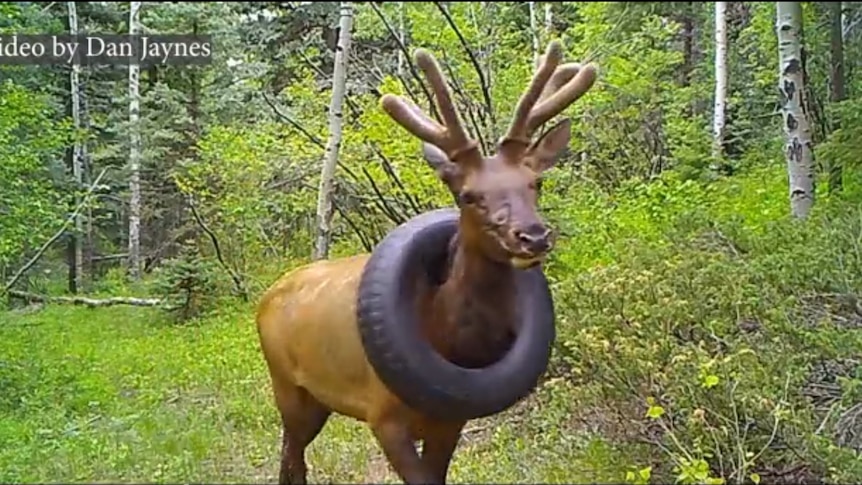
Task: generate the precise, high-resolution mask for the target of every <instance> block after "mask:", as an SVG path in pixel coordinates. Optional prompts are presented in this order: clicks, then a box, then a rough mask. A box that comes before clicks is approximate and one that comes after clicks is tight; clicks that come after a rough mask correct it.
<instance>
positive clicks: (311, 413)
mask: <svg viewBox="0 0 862 485" xmlns="http://www.w3.org/2000/svg"><path fill="white" fill-rule="evenodd" d="M275 400H276V404H277V406H278V410H279V412H280V413H281V422H282V442H281V471H280V472H279V476H278V483H279V484H280V485H287V484H304V483H306V472H307V470H306V466H305V448H306V447H307V446H308V445H309V444H310V443H311V442H312V441H313V440H314V438H316V437H317V435H318V434H319V433H320V430H321V429H323V425H324V424H326V420H327V419H328V418H329V415H330V414H331V411H330V410H329V409H327V408H326V407H325V406H323V404H321V403H320V402H319V401H318V400H317V399H315V398H314V397H313V396H312V395H311V394H309V393H308V391H306V390H305V389H303V388H301V387H298V386H296V385H293V384H285V383H282V385H280V386H276V391H275Z"/></svg>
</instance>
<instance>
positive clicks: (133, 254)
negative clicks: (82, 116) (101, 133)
mask: <svg viewBox="0 0 862 485" xmlns="http://www.w3.org/2000/svg"><path fill="white" fill-rule="evenodd" d="M140 11H141V2H130V9H129V34H130V35H139V34H140V31H141V25H140ZM139 84H140V66H139V65H137V64H135V63H134V62H132V63H130V64H129V191H130V192H131V195H130V198H129V275H130V276H131V277H132V278H133V279H136V280H137V279H139V278H140V277H141V180H140V177H141V173H140V170H141V132H140V126H139V125H138V119H139V117H140V103H141V100H140V93H139V87H140V86H139Z"/></svg>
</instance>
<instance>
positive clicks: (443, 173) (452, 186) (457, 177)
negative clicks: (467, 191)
mask: <svg viewBox="0 0 862 485" xmlns="http://www.w3.org/2000/svg"><path fill="white" fill-rule="evenodd" d="M422 156H423V157H425V161H426V162H427V163H428V165H429V166H430V167H431V168H433V169H434V171H435V172H437V176H438V177H440V180H442V181H443V183H444V184H446V186H447V187H449V190H450V191H451V192H452V195H457V194H458V193H459V192H461V184H462V182H463V174H462V172H461V167H460V165H458V164H457V163H454V162H452V161H451V160H449V156H448V155H446V152H444V151H443V150H441V149H440V148H438V147H437V146H435V145H432V144H430V143H427V142H423V143H422Z"/></svg>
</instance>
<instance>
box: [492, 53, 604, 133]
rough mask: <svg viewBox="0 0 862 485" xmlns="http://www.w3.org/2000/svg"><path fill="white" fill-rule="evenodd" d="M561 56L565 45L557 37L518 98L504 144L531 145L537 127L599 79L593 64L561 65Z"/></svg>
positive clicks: (559, 111) (564, 107) (574, 63)
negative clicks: (561, 44) (562, 45)
mask: <svg viewBox="0 0 862 485" xmlns="http://www.w3.org/2000/svg"><path fill="white" fill-rule="evenodd" d="M561 58H562V47H561V46H560V42H559V41H556V40H555V41H553V42H551V43H550V44H549V45H548V50H547V51H546V52H545V55H543V56H542V57H541V58H540V61H539V67H538V68H537V69H536V73H535V74H534V75H533V78H532V80H531V81H530V84H529V86H528V87H527V89H526V91H524V94H522V95H521V98H520V99H519V100H518V104H517V106H516V107H515V114H514V116H513V118H512V123H511V125H509V131H508V132H507V133H506V135H505V136H504V137H503V138H502V139H501V140H500V145H501V146H505V145H507V144H510V143H511V142H517V143H519V144H521V145H522V146H524V147H526V146H529V144H530V138H531V136H532V134H533V132H534V131H535V130H536V128H538V127H539V126H541V125H542V123H544V122H546V121H548V120H549V119H551V118H553V117H554V116H556V115H557V114H559V113H561V112H562V111H563V110H564V109H566V108H567V107H568V106H569V105H571V104H572V103H574V102H575V101H576V100H578V98H580V97H581V96H583V95H584V93H586V92H587V91H588V90H589V89H590V88H591V87H592V86H593V83H594V82H595V80H596V67H595V66H594V65H593V64H587V65H586V66H582V65H581V64H579V63H576V62H571V63H567V64H563V65H561V66H559V67H558V64H559V63H560V60H561Z"/></svg>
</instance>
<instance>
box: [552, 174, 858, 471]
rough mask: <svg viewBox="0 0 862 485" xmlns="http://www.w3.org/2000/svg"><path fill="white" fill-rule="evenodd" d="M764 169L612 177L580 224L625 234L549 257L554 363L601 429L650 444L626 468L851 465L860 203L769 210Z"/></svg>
mask: <svg viewBox="0 0 862 485" xmlns="http://www.w3.org/2000/svg"><path fill="white" fill-rule="evenodd" d="M766 173H767V172H766V171H765V170H764V171H758V172H755V173H751V174H748V175H746V176H743V177H739V178H736V179H734V180H733V181H727V182H723V183H721V184H716V185H704V184H698V183H695V182H692V181H682V180H681V179H675V178H673V177H669V178H667V179H666V180H665V181H664V182H662V183H657V184H653V185H651V186H649V187H644V186H634V187H630V188H625V189H624V192H623V194H625V195H624V199H622V200H620V201H618V206H617V209H616V210H614V211H613V212H611V214H612V215H611V216H610V217H608V216H607V214H605V215H603V216H602V217H596V218H595V219H594V220H590V221H580V222H581V224H583V225H588V226H590V229H591V231H593V232H595V233H602V232H606V231H613V232H615V233H617V234H634V233H639V234H640V235H641V237H632V238H626V239H625V240H624V242H622V243H621V242H617V243H615V244H613V245H612V248H611V249H609V250H608V249H606V251H607V253H608V254H612V257H611V258H606V259H605V260H604V262H603V263H602V264H594V265H588V264H585V265H583V266H582V267H588V268H589V269H585V270H583V271H580V272H579V273H568V272H566V274H565V275H563V274H560V269H563V268H565V265H560V264H559V261H566V259H567V258H569V257H570V255H568V254H562V255H560V256H559V257H558V258H557V260H558V264H557V266H556V267H555V272H556V273H557V274H555V275H552V276H553V277H554V278H553V279H554V280H555V281H556V282H557V283H556V286H557V290H556V294H555V298H556V301H557V305H558V312H559V315H560V335H559V341H558V349H557V351H558V356H559V358H560V359H562V364H563V365H562V367H563V368H564V369H567V371H566V376H567V377H568V378H569V379H570V380H572V381H573V382H574V383H577V384H580V391H579V397H578V398H579V399H582V400H583V403H584V404H583V405H584V406H587V407H591V408H593V409H596V408H598V409H599V410H600V413H598V414H601V415H603V416H605V418H604V419H603V424H602V426H601V429H602V433H603V434H604V435H605V436H606V437H607V438H608V439H609V440H611V441H612V442H615V443H616V444H622V445H628V446H634V445H635V444H637V443H640V442H646V443H650V444H651V445H652V446H653V447H655V448H654V449H657V450H661V453H660V454H661V455H663V456H664V459H658V458H659V456H656V454H655V453H649V454H643V453H641V457H642V459H643V460H649V463H640V464H637V465H638V467H639V468H636V469H635V471H633V472H631V473H630V474H629V475H628V478H629V480H630V481H634V482H636V481H638V477H640V478H641V479H643V476H644V475H641V474H639V473H638V470H646V471H645V472H644V473H647V471H649V472H650V473H651V474H652V476H653V477H656V478H659V479H663V480H671V479H672V478H674V479H676V480H678V481H679V482H680V483H721V481H720V479H724V480H726V481H728V482H731V481H733V482H740V483H741V482H743V481H753V482H755V483H757V482H758V481H759V480H761V479H762V480H771V481H787V480H792V479H793V478H794V476H795V477H796V478H801V479H807V480H809V481H810V480H811V479H814V478H824V477H825V478H828V479H829V480H832V481H835V482H842V481H843V482H847V481H855V480H859V479H860V478H862V465H860V464H859V463H860V462H859V461H858V458H854V456H857V455H858V453H859V450H860V448H862V442H860V441H859V440H858V438H857V440H856V441H855V442H854V441H853V440H852V439H850V436H853V435H854V433H853V430H857V431H858V428H859V426H860V425H859V424H854V423H855V421H854V417H853V416H855V415H856V414H860V412H859V410H858V409H857V408H858V407H859V406H858V404H857V405H855V406H854V405H853V403H854V402H856V403H858V402H859V397H860V395H859V392H860V391H859V389H860V386H862V379H860V378H861V377H862V365H860V360H859V359H858V357H857V356H858V355H862V337H860V335H859V328H862V306H860V305H859V303H858V300H857V296H856V295H858V294H859V293H860V290H862V276H860V275H862V253H860V252H859V247H860V244H859V243H860V239H862V236H860V235H862V210H860V209H859V208H847V207H846V206H843V208H842V206H841V205H838V204H830V203H829V201H825V202H824V203H823V204H822V205H821V206H819V207H818V209H817V211H815V214H814V215H812V216H811V218H810V219H809V220H808V221H804V222H800V221H792V220H789V219H786V218H784V219H783V218H782V217H781V216H780V215H776V213H777V214H780V213H782V212H784V213H786V212H787V210H786V198H785V197H786V185H785V183H786V182H785V181H784V180H783V174H782V172H781V171H780V170H776V169H773V171H772V172H770V173H772V174H777V175H770V176H765V175H766ZM779 175H780V177H779ZM742 207H744V208H745V209H742ZM779 211H780V212H779ZM580 215H581V217H583V213H580ZM617 241H621V240H620V239H618V240H617ZM577 249H578V250H583V251H584V252H586V253H591V252H592V248H584V247H582V246H581V247H578V248H577ZM574 250H575V249H574V248H572V247H570V248H567V249H566V251H574ZM854 410H855V414H854ZM856 420H857V421H859V420H858V419H856ZM854 426H855V427H854ZM857 434H858V433H857ZM647 476H648V475H647Z"/></svg>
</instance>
